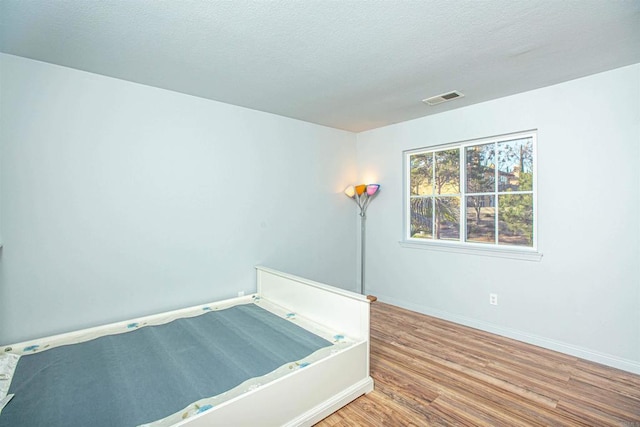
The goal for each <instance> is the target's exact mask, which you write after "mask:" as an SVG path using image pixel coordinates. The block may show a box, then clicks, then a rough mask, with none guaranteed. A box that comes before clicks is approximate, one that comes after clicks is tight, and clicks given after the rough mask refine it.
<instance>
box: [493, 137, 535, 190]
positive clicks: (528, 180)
mask: <svg viewBox="0 0 640 427" xmlns="http://www.w3.org/2000/svg"><path fill="white" fill-rule="evenodd" d="M498 180H499V182H498V191H531V190H533V139H532V138H525V139H516V140H513V141H504V142H500V143H498Z"/></svg>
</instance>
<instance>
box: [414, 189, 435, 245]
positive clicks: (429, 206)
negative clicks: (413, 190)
mask: <svg viewBox="0 0 640 427" xmlns="http://www.w3.org/2000/svg"><path fill="white" fill-rule="evenodd" d="M432 200H433V199H432V198H431V197H415V198H412V199H411V231H410V232H411V234H410V237H415V238H423V239H424V238H428V239H432V238H433V201H432Z"/></svg>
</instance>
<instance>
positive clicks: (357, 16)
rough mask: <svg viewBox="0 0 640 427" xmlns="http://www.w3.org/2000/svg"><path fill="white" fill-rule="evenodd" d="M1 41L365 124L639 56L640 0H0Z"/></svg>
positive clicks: (42, 56) (316, 119)
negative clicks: (434, 100)
mask: <svg viewBox="0 0 640 427" xmlns="http://www.w3.org/2000/svg"><path fill="white" fill-rule="evenodd" d="M0 51H2V52H4V53H9V54H13V55H18V56H23V57H26V58H32V59H36V60H40V61H45V62H50V63H53V64H59V65H64V66H67V67H71V68H76V69H79V70H85V71H89V72H93V73H98V74H103V75H105V76H111V77H116V78H119V79H124V80H129V81H133V82H138V83H142V84H146V85H150V86H156V87H160V88H164V89H169V90H173V91H177V92H182V93H186V94H191V95H195V96H199V97H203V98H209V99H213V100H217V101H222V102H226V103H229V104H235V105H240V106H244V107H248V108H252V109H256V110H261V111H267V112H271V113H274V114H279V115H282V116H287V117H293V118H296V119H301V120H305V121H309V122H313V123H318V124H322V125H326V126H331V127H335V128H339V129H346V130H350V131H356V132H358V131H363V130H368V129H372V128H376V127H380V126H384V125H388V124H391V123H397V122H401V121H405V120H410V119H413V118H417V117H422V116H426V115H429V114H435V113H439V112H442V111H446V110H449V109H453V108H459V107H462V106H465V105H470V104H475V103H478V102H482V101H486V100H489V99H494V98H498V97H502V96H506V95H510V94H514V93H518V92H523V91H526V90H530V89H535V88H538V87H543V86H548V85H551V84H555V83H560V82H563V81H566V80H570V79H574V78H578V77H582V76H585V75H589V74H593V73H597V72H601V71H606V70H610V69H613V68H617V67H621V66H624V65H629V64H633V63H639V62H640V0H627V1H623V0H581V1H576V0H571V1H561V0H486V1H478V0H472V1H468V0H423V1H409V0H396V1H390V0H384V1H380V0H371V1H335V0H334V1H329V0H307V1H301V0H297V1H291V0H287V1H284V0H273V1H242V0H238V1H205V0H181V1H177V0H173V1H169V0H165V1H159V0H128V1H121V0H117V1H116V0H102V1H97V0H29V1H26V0H0ZM451 90H458V91H461V92H463V93H464V94H465V95H466V96H465V97H464V98H461V99H457V100H454V101H451V102H448V103H445V104H440V105H438V106H434V107H430V106H427V105H425V104H423V103H422V102H421V100H422V99H424V98H427V97H430V96H433V95H439V94H442V93H444V92H448V91H451Z"/></svg>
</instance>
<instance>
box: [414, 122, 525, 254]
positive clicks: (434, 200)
mask: <svg viewBox="0 0 640 427" xmlns="http://www.w3.org/2000/svg"><path fill="white" fill-rule="evenodd" d="M535 143H536V133H535V132H523V133H519V134H512V135H506V136H502V137H495V138H487V139H482V140H475V141H467V142H464V143H458V144H450V145H447V146H440V147H434V148H429V149H419V150H412V151H410V152H406V153H405V156H406V159H405V165H406V169H405V171H406V172H405V179H407V183H408V191H407V192H406V193H405V209H406V214H407V216H406V217H407V221H406V226H405V235H406V239H407V240H409V241H413V242H424V243H436V244H440V243H445V242H448V243H460V244H463V245H469V246H478V247H483V246H485V247H488V246H493V247H496V246H500V247H502V248H504V249H510V248H514V249H526V250H529V249H535V248H536V242H535V238H536V236H535V224H536V222H535V178H536V176H535V174H534V170H535Z"/></svg>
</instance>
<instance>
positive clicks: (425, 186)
mask: <svg viewBox="0 0 640 427" xmlns="http://www.w3.org/2000/svg"><path fill="white" fill-rule="evenodd" d="M409 162H410V165H411V177H410V178H409V179H410V184H409V186H410V187H411V188H410V191H411V195H412V196H425V195H429V196H430V195H432V194H433V153H428V154H415V155H412V156H410V158H409Z"/></svg>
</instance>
